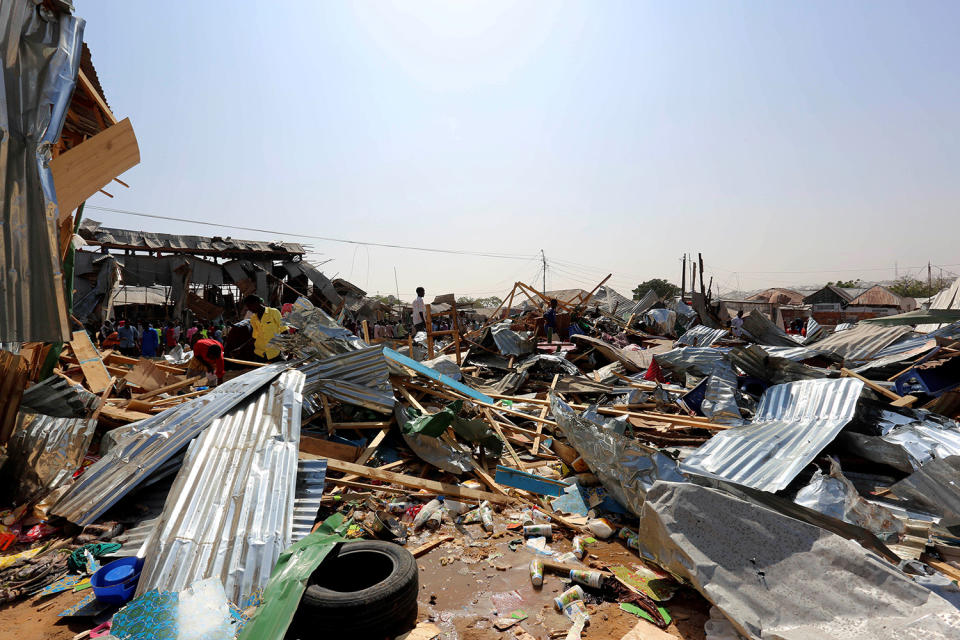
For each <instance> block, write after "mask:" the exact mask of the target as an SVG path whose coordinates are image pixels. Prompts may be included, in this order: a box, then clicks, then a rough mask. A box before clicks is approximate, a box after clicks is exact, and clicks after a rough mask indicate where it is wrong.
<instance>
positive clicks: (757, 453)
mask: <svg viewBox="0 0 960 640" xmlns="http://www.w3.org/2000/svg"><path fill="white" fill-rule="evenodd" d="M862 390H863V382H861V381H860V380H857V379H856V378H839V379H836V380H802V381H799V382H791V383H788V384H780V385H776V386H773V387H770V388H769V389H767V391H766V392H765V393H764V394H763V397H762V398H761V399H760V406H759V407H758V408H757V414H756V417H755V418H754V419H753V421H752V422H751V423H750V424H748V425H745V426H742V427H736V428H733V429H728V430H727V431H722V432H720V433H718V434H716V435H715V436H713V437H712V438H710V440H708V441H707V442H706V443H705V444H703V445H702V446H701V447H700V448H699V449H697V450H696V451H694V452H693V454H691V455H690V456H689V457H688V458H687V459H686V460H684V462H683V464H682V466H681V468H682V469H683V470H684V471H689V472H691V473H697V474H702V475H708V476H715V477H720V478H724V479H726V480H730V481H732V482H736V483H738V484H742V485H745V486H748V487H753V488H754V489H761V490H763V491H778V490H780V489H783V488H784V487H786V486H787V485H788V484H789V483H790V481H791V480H793V478H794V477H796V475H797V474H798V473H799V472H800V470H801V469H803V467H805V466H806V465H807V464H809V463H810V461H811V460H813V458H814V457H816V455H817V454H818V453H819V452H820V451H821V450H822V449H823V448H824V447H825V446H827V445H828V444H829V443H830V442H831V441H832V440H833V439H834V438H835V437H836V436H837V434H838V433H840V430H841V429H842V428H843V427H844V425H846V424H847V423H848V422H850V420H851V419H853V415H854V411H855V410H856V407H857V402H858V401H859V399H860V392H861V391H862Z"/></svg>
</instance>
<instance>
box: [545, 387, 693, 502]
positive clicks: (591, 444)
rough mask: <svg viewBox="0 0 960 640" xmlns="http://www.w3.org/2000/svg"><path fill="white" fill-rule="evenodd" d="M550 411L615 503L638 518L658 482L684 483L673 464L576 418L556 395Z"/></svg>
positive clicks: (639, 445) (663, 457)
mask: <svg viewBox="0 0 960 640" xmlns="http://www.w3.org/2000/svg"><path fill="white" fill-rule="evenodd" d="M550 407H551V409H552V410H553V415H554V418H556V420H557V425H558V426H559V427H560V430H561V431H562V432H563V435H564V436H566V438H567V440H569V441H570V444H571V445H573V447H574V448H575V449H576V450H577V452H578V453H579V454H580V455H581V456H582V457H583V460H584V462H586V463H587V466H588V467H589V468H590V471H592V472H593V473H594V474H595V475H596V476H597V477H598V478H599V479H600V482H601V483H602V484H603V487H604V488H605V489H606V490H607V491H608V492H609V493H610V495H611V496H613V498H614V500H616V501H617V502H619V503H620V504H622V505H623V506H624V507H626V508H627V509H629V510H630V511H631V512H633V513H634V515H640V510H641V508H642V507H643V500H644V496H645V495H646V493H647V491H648V490H649V489H650V488H651V487H652V486H653V484H654V482H656V481H657V480H670V481H674V482H683V480H684V477H683V476H682V475H681V474H680V471H679V470H678V469H677V463H676V461H675V460H673V459H671V458H669V457H667V456H666V455H664V454H662V453H660V452H659V451H658V450H656V449H653V448H651V447H646V446H644V445H642V444H640V443H639V442H637V441H636V440H633V439H629V438H625V437H623V436H620V435H617V433H615V432H614V431H613V430H611V429H604V428H602V427H603V425H602V424H598V423H597V422H593V421H591V420H590V419H588V418H586V417H583V416H578V415H577V414H576V413H575V412H574V410H573V409H572V408H571V407H570V406H569V405H568V404H567V403H565V402H564V401H563V400H560V399H559V398H558V397H557V396H556V395H555V394H552V393H551V394H550Z"/></svg>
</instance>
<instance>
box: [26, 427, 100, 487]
mask: <svg viewBox="0 0 960 640" xmlns="http://www.w3.org/2000/svg"><path fill="white" fill-rule="evenodd" d="M96 428H97V421H96V420H84V419H80V418H56V417H52V416H45V415H42V414H39V413H32V412H30V411H21V412H20V413H19V414H17V425H16V427H15V429H14V432H13V435H12V436H11V437H10V442H9V443H8V448H7V454H8V456H9V462H8V463H7V464H8V465H9V469H8V471H9V472H10V475H11V476H12V477H13V478H16V479H17V481H18V482H17V487H16V490H15V494H16V498H17V503H22V502H25V501H26V500H28V499H31V498H38V497H41V496H42V495H44V494H45V493H47V492H49V491H52V490H53V489H56V488H57V487H59V486H61V485H62V484H64V483H65V482H66V481H67V480H69V479H70V478H71V477H72V476H73V474H74V472H75V471H76V470H77V469H79V468H80V464H81V463H82V462H83V457H84V456H85V455H86V453H87V449H88V448H89V447H90V441H91V440H93V433H94V431H95V430H96Z"/></svg>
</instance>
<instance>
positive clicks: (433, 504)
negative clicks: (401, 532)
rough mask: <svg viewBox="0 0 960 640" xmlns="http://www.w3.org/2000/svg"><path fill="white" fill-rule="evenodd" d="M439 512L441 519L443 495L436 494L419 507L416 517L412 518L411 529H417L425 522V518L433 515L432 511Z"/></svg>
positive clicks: (427, 518)
mask: <svg viewBox="0 0 960 640" xmlns="http://www.w3.org/2000/svg"><path fill="white" fill-rule="evenodd" d="M437 512H440V514H441V516H440V517H441V519H442V518H443V496H437V497H436V498H434V499H433V500H431V501H430V502H428V503H427V504H425V505H424V506H423V508H422V509H420V513H418V514H417V517H416V518H414V519H413V530H414V531H417V530H418V529H420V527H422V526H423V525H424V524H426V522H427V520H429V519H430V517H431V516H433V514H434V513H437Z"/></svg>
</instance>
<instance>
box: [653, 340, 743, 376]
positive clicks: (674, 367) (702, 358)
mask: <svg viewBox="0 0 960 640" xmlns="http://www.w3.org/2000/svg"><path fill="white" fill-rule="evenodd" d="M729 352H730V350H729V349H713V348H711V347H680V348H678V349H672V350H670V351H667V352H666V353H658V354H656V355H654V356H653V359H654V360H656V361H657V364H658V365H660V366H661V367H663V368H664V369H667V370H668V371H670V372H672V373H675V374H680V373H685V372H689V373H692V374H693V375H696V376H707V375H710V373H712V372H713V368H714V367H715V366H716V365H717V364H718V363H720V362H721V361H723V360H724V359H726V357H727V353H729Z"/></svg>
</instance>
